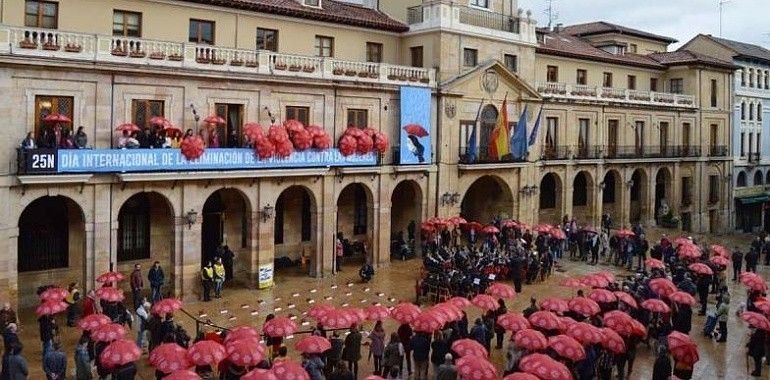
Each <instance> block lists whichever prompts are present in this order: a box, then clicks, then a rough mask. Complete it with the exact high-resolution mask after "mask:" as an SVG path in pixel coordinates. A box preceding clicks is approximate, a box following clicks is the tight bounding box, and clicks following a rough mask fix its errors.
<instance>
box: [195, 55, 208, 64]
mask: <svg viewBox="0 0 770 380" xmlns="http://www.w3.org/2000/svg"><path fill="white" fill-rule="evenodd" d="M195 62H198V63H211V59H209V58H208V57H203V56H198V57H196V58H195Z"/></svg>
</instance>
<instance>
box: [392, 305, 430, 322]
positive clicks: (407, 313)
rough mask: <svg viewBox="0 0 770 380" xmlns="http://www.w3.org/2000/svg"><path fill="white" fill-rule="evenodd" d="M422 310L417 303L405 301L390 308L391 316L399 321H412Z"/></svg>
mask: <svg viewBox="0 0 770 380" xmlns="http://www.w3.org/2000/svg"><path fill="white" fill-rule="evenodd" d="M421 312H422V311H421V310H420V308H419V307H418V306H417V305H415V304H411V303H408V302H403V303H400V304H398V305H396V306H395V307H394V308H393V309H391V310H390V317H391V318H393V319H395V320H396V321H398V322H399V323H411V322H412V321H414V320H415V319H416V318H417V316H418V315H420V313H421Z"/></svg>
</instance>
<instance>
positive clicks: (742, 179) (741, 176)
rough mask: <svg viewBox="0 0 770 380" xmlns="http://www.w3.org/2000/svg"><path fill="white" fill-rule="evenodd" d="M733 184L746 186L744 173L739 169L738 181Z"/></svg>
mask: <svg viewBox="0 0 770 380" xmlns="http://www.w3.org/2000/svg"><path fill="white" fill-rule="evenodd" d="M735 186H737V187H746V173H745V172H743V171H741V172H739V173H738V181H737V182H736V184H735Z"/></svg>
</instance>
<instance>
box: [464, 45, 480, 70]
mask: <svg viewBox="0 0 770 380" xmlns="http://www.w3.org/2000/svg"><path fill="white" fill-rule="evenodd" d="M478 63H479V51H478V50H476V49H470V48H465V49H463V66H465V67H476V65H477V64H478Z"/></svg>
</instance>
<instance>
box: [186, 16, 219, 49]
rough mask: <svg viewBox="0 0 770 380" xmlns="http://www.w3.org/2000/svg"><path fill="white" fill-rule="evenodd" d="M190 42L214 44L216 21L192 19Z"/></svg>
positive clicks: (188, 39)
mask: <svg viewBox="0 0 770 380" xmlns="http://www.w3.org/2000/svg"><path fill="white" fill-rule="evenodd" d="M187 41H188V42H192V43H196V44H206V45H213V44H214V21H205V20H195V19H190V30H189V36H188V38H187Z"/></svg>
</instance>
